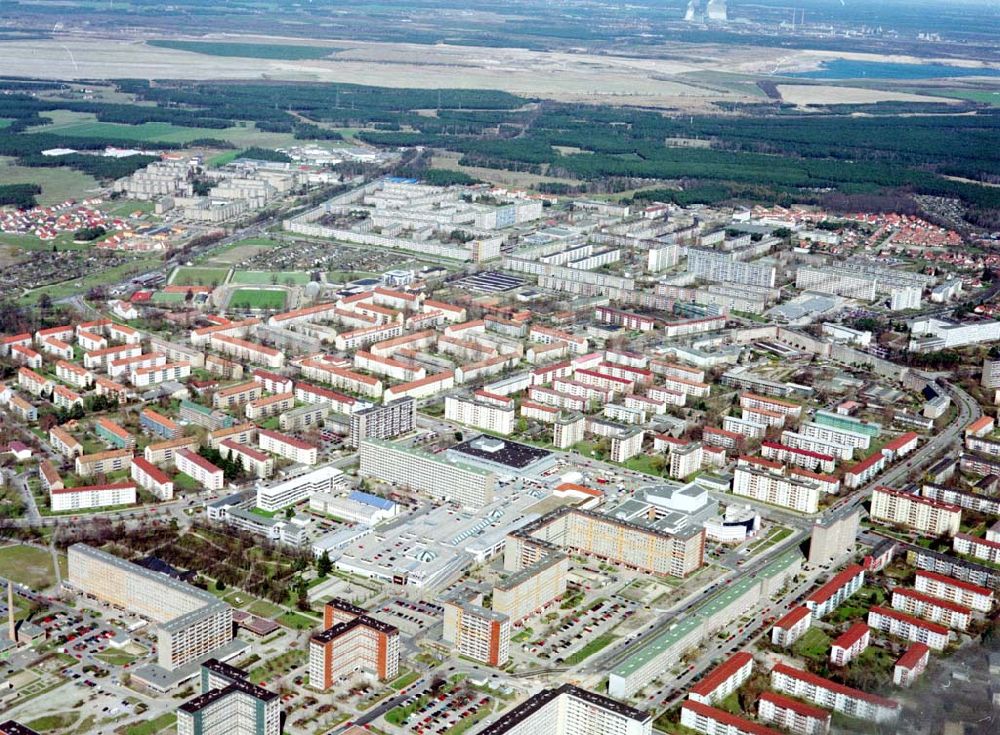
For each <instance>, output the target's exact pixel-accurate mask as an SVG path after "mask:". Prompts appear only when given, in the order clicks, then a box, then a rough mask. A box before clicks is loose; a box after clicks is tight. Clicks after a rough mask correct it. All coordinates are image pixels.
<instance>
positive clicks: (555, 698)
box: [479, 684, 653, 735]
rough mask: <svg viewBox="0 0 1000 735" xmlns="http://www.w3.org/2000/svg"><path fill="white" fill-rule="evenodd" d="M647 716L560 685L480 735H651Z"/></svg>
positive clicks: (650, 718)
mask: <svg viewBox="0 0 1000 735" xmlns="http://www.w3.org/2000/svg"><path fill="white" fill-rule="evenodd" d="M652 726H653V718H652V716H651V715H650V714H648V713H646V712H643V711H641V710H637V709H634V708H633V707H629V706H627V705H624V704H622V703H621V702H619V701H617V700H614V699H611V698H609V697H604V696H601V695H599V694H594V693H593V692H589V691H587V690H586V689H580V688H579V687H575V686H573V685H572V684H563V685H562V686H561V687H559V688H558V689H543V690H542V691H540V692H539V693H538V694H536V695H534V696H533V697H531V698H529V699H527V700H525V701H524V702H522V703H521V704H520V705H518V706H517V707H515V708H514V709H512V710H510V711H509V712H507V713H506V714H504V715H502V716H501V717H500V719H498V720H497V721H496V722H494V723H493V724H492V725H490V726H489V727H487V728H485V729H483V730H481V731H480V732H479V735H650V732H652Z"/></svg>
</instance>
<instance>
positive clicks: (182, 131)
mask: <svg viewBox="0 0 1000 735" xmlns="http://www.w3.org/2000/svg"><path fill="white" fill-rule="evenodd" d="M43 117H48V118H49V119H51V120H52V124H51V125H44V126H40V127H33V128H31V130H30V132H32V133H58V134H59V135H65V136H68V137H78V138H116V139H119V140H129V141H134V142H135V143H136V144H139V143H157V142H163V143H190V142H191V141H193V140H200V139H204V138H213V139H215V140H224V141H227V142H229V143H232V144H233V145H235V146H239V147H242V148H250V147H253V146H260V147H262V148H281V147H284V146H288V145H293V144H295V142H296V141H295V138H294V137H293V136H292V135H291V134H290V133H269V132H266V131H263V130H257V128H256V126H255V125H254V124H253V123H247V124H246V125H245V126H237V127H232V128H222V129H216V128H194V127H188V126H184V125H174V124H172V123H165V122H147V123H142V124H141V125H125V124H122V123H106V122H98V120H97V116H96V115H94V114H92V113H89V112H71V111H69V110H53V111H51V112H46V113H44V115H43Z"/></svg>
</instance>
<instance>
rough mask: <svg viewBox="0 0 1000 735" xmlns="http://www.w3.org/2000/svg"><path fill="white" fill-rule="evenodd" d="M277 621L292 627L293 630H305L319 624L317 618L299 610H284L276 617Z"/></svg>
mask: <svg viewBox="0 0 1000 735" xmlns="http://www.w3.org/2000/svg"><path fill="white" fill-rule="evenodd" d="M277 622H278V623H280V624H281V625H284V626H285V627H287V628H293V629H295V630H307V629H309V628H315V627H316V626H318V625H320V624H321V621H320V620H319V619H317V618H311V617H309V616H307V615H303V614H302V613H300V612H286V613H284V614H283V615H282V616H281V617H279V618H278V619H277Z"/></svg>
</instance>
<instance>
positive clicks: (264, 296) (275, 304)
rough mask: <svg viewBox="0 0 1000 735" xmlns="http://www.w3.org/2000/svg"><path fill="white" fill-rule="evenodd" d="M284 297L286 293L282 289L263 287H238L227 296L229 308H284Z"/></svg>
mask: <svg viewBox="0 0 1000 735" xmlns="http://www.w3.org/2000/svg"><path fill="white" fill-rule="evenodd" d="M285 298H286V294H285V292H284V291H278V290H272V289H264V288H238V289H236V290H235V291H234V292H233V295H232V296H230V297H229V306H230V307H231V308H237V307H245V308H250V309H284V308H285Z"/></svg>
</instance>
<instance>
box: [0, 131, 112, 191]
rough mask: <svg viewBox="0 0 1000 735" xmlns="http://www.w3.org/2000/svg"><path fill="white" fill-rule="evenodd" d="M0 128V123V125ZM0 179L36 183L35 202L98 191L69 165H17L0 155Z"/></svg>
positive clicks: (91, 178) (5, 182)
mask: <svg viewBox="0 0 1000 735" xmlns="http://www.w3.org/2000/svg"><path fill="white" fill-rule="evenodd" d="M0 127H4V126H0ZM0 182H2V183H4V184H38V185H39V186H40V187H42V193H41V194H38V195H37V196H36V197H35V199H36V200H37V201H38V203H39V204H42V205H48V204H61V203H62V202H65V201H66V200H67V199H76V200H78V201H79V200H80V199H84V198H86V197H87V195H88V194H94V193H96V192H98V191H99V190H100V187H99V186H98V185H97V181H96V180H95V179H94V178H93V177H92V176H88V175H87V174H85V173H83V172H81V171H77V170H75V169H72V168H65V167H60V168H55V167H52V168H49V167H45V168H40V167H31V166H18V165H17V164H15V163H14V159H13V158H9V157H7V156H0Z"/></svg>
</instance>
